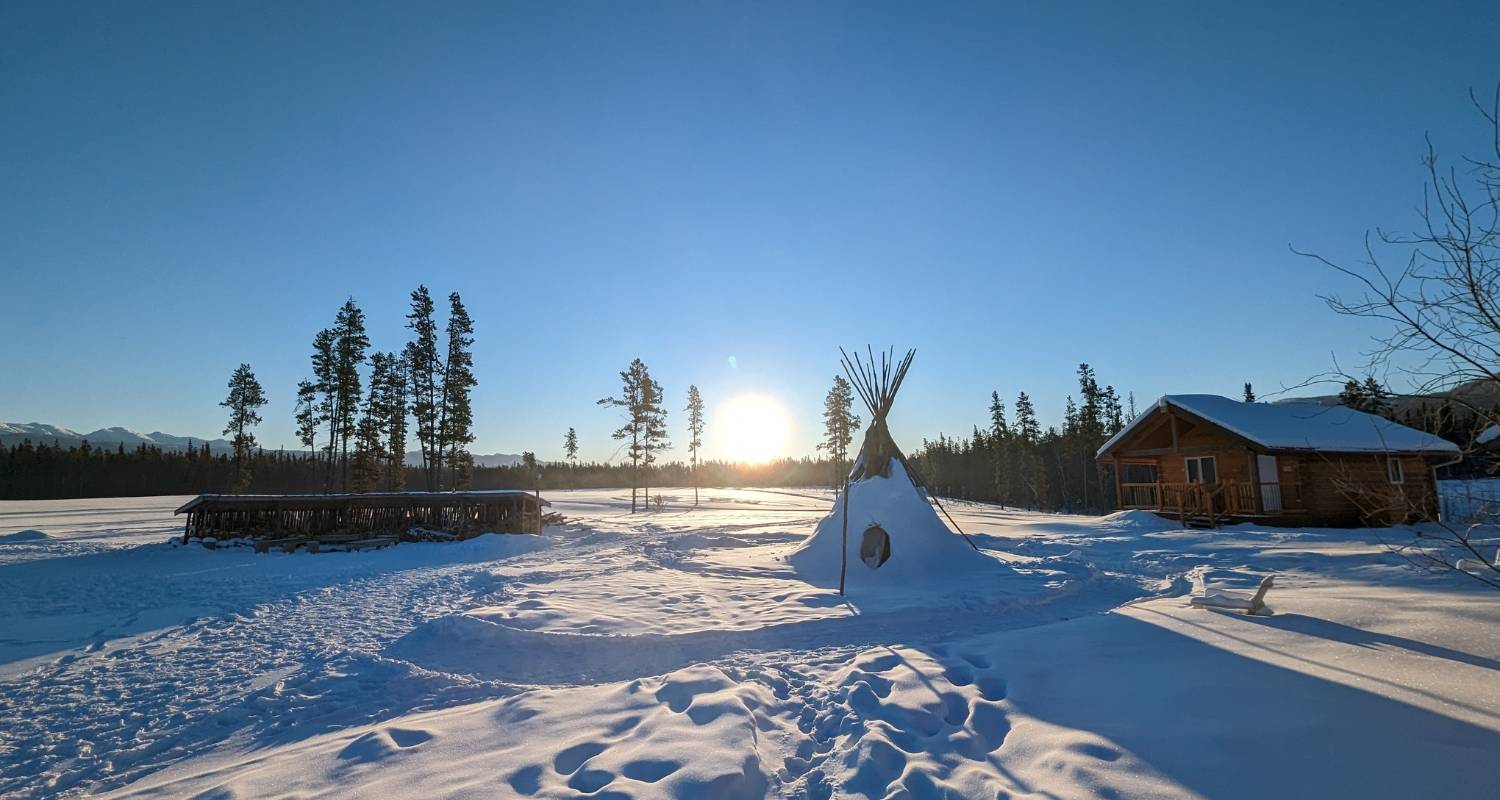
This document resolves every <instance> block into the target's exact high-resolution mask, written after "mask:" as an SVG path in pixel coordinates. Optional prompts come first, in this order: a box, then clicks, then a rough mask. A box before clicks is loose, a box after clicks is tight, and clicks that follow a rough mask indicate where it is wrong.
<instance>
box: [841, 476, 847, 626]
mask: <svg viewBox="0 0 1500 800" xmlns="http://www.w3.org/2000/svg"><path fill="white" fill-rule="evenodd" d="M848 562H849V479H848V478H845V479H844V532H843V535H842V536H841V537H840V538H839V597H843V596H844V573H845V571H846V570H847V569H848Z"/></svg>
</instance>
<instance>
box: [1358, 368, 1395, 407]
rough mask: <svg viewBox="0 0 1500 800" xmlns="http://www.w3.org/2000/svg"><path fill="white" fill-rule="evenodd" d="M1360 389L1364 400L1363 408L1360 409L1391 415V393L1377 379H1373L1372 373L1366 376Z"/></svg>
mask: <svg viewBox="0 0 1500 800" xmlns="http://www.w3.org/2000/svg"><path fill="white" fill-rule="evenodd" d="M1360 389H1361V393H1362V394H1363V395H1364V401H1365V404H1364V408H1362V409H1361V410H1362V411H1368V412H1369V413H1371V414H1378V415H1380V416H1382V417H1390V416H1391V412H1392V409H1391V393H1390V392H1388V391H1386V390H1385V387H1384V386H1381V385H1380V382H1379V381H1377V380H1375V376H1374V375H1369V376H1366V378H1365V382H1364V384H1363V385H1362V386H1361V387H1360Z"/></svg>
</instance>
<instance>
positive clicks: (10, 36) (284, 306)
mask: <svg viewBox="0 0 1500 800" xmlns="http://www.w3.org/2000/svg"><path fill="white" fill-rule="evenodd" d="M1497 42H1500V5H1497V4H1496V3H1494V2H1476V3H1472V4H1468V5H1464V4H1446V3H1420V4H1418V3H1401V4H1391V5H1389V6H1388V7H1382V6H1380V5H1377V4H1373V3H1353V4H1334V3H1305V2H1295V3H1197V2H1174V3H1144V2H1142V3H1114V2H1109V3H1024V4H1002V3H982V4H976V5H967V4H958V3H942V4H925V3H906V4H886V3H871V2H851V3H824V2H806V3H804V2H795V3H790V2H789V3H776V2H773V3H754V4H751V3H745V4H725V3H713V2H691V3H681V4H667V5H655V4H643V3H625V2H620V3H596V2H590V3H514V4H508V3H500V2H474V3H398V4H391V5H389V6H384V7H381V6H379V5H378V4H375V3H369V2H359V3H349V4H339V3H334V2H317V3H237V4H230V3H193V4H189V3H174V4H148V3H37V4H29V3H20V2H8V3H4V4H0V297H3V300H4V303H3V306H4V313H3V315H0V420H6V421H33V420H35V421H42V422H50V423H54V424H59V425H65V426H68V427H73V428H77V429H80V430H90V429H93V428H96V427H100V426H106V425H123V426H126V427H130V428H133V429H136V430H142V431H150V430H164V431H167V432H171V433H176V434H181V435H217V433H218V431H219V429H220V428H221V427H222V426H223V421H222V409H220V408H218V406H217V405H216V404H217V402H218V401H219V400H221V399H222V397H223V395H224V391H225V390H224V384H225V381H226V380H227V378H228V376H229V373H230V371H231V370H232V369H233V368H234V366H235V365H236V364H238V363H239V362H241V361H248V362H250V363H251V364H252V365H253V366H254V368H255V370H256V372H257V373H258V374H259V376H260V378H261V380H262V382H263V383H264V384H265V386H266V389H267V391H268V392H269V394H270V397H271V404H270V405H269V406H268V407H267V408H266V409H265V416H266V423H265V425H263V426H262V428H261V431H260V436H261V439H262V442H263V443H265V444H267V445H270V446H275V445H278V444H288V445H289V444H291V442H292V439H293V435H292V425H291V420H290V417H291V407H292V400H293V394H294V390H295V386H296V383H297V381H298V380H299V379H300V378H302V377H304V376H305V375H306V374H307V372H308V358H307V357H308V353H309V350H310V347H309V345H310V342H311V340H312V337H313V334H314V333H315V332H316V331H317V330H318V329H319V328H320V327H323V326H325V325H327V324H328V323H329V322H330V321H331V320H332V317H333V314H334V311H335V310H336V309H337V307H338V305H339V304H340V303H341V302H342V301H343V300H344V298H345V297H346V296H347V295H351V294H352V295H353V296H354V297H355V298H356V299H357V300H358V301H359V303H360V305H361V306H362V307H363V308H364V309H365V310H366V312H367V313H368V315H369V323H370V329H371V335H372V339H373V340H374V344H375V346H376V347H379V348H383V349H395V348H398V347H399V346H400V345H401V343H402V342H404V341H405V338H406V333H407V332H406V331H405V330H404V329H403V328H402V322H403V320H402V316H401V315H402V314H403V312H404V306H405V303H406V300H407V294H408V292H409V291H410V290H411V289H412V288H414V287H415V286H416V285H417V284H418V283H423V282H425V283H426V284H427V285H428V286H430V287H431V288H432V289H433V291H434V293H436V294H439V295H444V294H446V293H447V292H450V291H459V292H461V293H462V295H463V297H464V299H465V301H466V302H467V304H468V306H469V308H470V311H471V313H472V314H473V316H474V317H475V320H476V325H477V337H478V343H477V345H476V352H475V362H476V367H477V371H478V376H479V380H480V385H479V387H478V389H477V390H476V392H475V405H476V433H477V435H478V441H477V442H476V443H475V445H474V448H473V449H474V450H475V451H476V452H496V451H502V452H518V451H520V450H521V449H534V450H536V451H537V452H538V453H539V454H540V455H541V456H542V457H544V458H553V457H557V456H559V455H560V452H561V440H562V436H563V432H564V431H565V430H566V429H567V428H568V426H570V425H571V426H574V427H576V428H577V429H578V432H579V436H580V439H581V442H582V449H583V455H584V456H585V457H590V458H607V457H611V456H612V455H613V454H614V453H615V450H616V449H615V446H614V443H613V442H610V441H609V440H608V432H609V431H610V430H611V429H612V428H613V427H614V425H615V420H614V418H613V417H612V416H611V414H610V413H609V412H608V411H606V410H604V409H600V408H598V407H596V406H595V405H594V401H595V400H596V399H598V398H599V397H602V396H604V395H606V394H610V393H612V392H614V391H615V389H616V386H617V383H618V381H617V377H616V373H617V372H618V371H619V370H620V369H621V368H623V367H624V366H625V365H626V364H627V363H628V362H629V360H630V359H631V358H633V357H637V356H639V357H641V358H643V359H644V360H645V361H646V362H647V363H648V364H649V365H650V366H651V368H652V371H653V372H654V373H655V375H656V377H657V379H658V380H659V381H660V382H661V383H662V384H663V385H664V386H665V388H666V391H667V393H668V396H669V397H670V398H672V402H673V404H674V406H675V407H679V408H680V407H681V406H682V405H683V402H684V400H685V398H684V395H685V393H686V390H687V386H688V384H689V383H694V382H695V383H697V384H698V385H699V386H700V387H701V388H702V390H703V394H704V396H705V398H706V400H707V402H708V405H709V407H710V411H711V413H712V410H713V409H714V408H715V407H716V405H717V404H718V403H721V402H723V401H724V400H725V399H727V398H728V397H730V396H732V395H736V394H739V393H745V392H764V393H769V394H771V395H774V396H776V397H778V398H780V400H781V401H782V402H783V403H784V404H785V405H786V407H787V409H788V410H789V412H790V413H791V414H792V416H793V418H794V420H795V422H796V423H797V426H798V429H797V432H796V434H795V436H794V438H793V440H792V450H793V451H795V452H797V453H801V452H807V451H810V450H811V447H812V445H813V443H814V441H815V440H816V438H817V433H818V431H817V428H818V424H819V418H818V414H819V411H820V404H821V398H822V395H823V393H824V391H825V390H826V388H827V385H828V383H829V381H830V380H831V378H832V376H833V374H834V372H835V370H836V368H837V349H836V348H837V346H838V345H840V344H842V345H846V346H847V345H863V344H864V343H867V342H869V343H874V344H876V345H877V346H881V345H886V344H894V345H896V346H897V347H898V348H905V347H915V348H917V350H918V355H917V359H916V362H915V364H914V366H913V368H912V373H911V377H910V378H909V380H908V381H907V385H906V389H905V390H904V391H903V394H902V396H901V397H900V399H899V401H898V402H897V405H896V410H895V413H894V416H893V419H892V427H893V430H894V432H895V433H896V435H897V437H898V440H900V441H902V443H903V444H904V445H905V446H907V447H910V446H913V445H914V444H915V443H916V441H917V440H919V439H920V438H921V437H922V436H932V435H935V434H936V433H938V432H939V431H946V432H949V433H961V432H966V431H967V430H968V429H969V427H970V426H971V425H972V424H974V423H976V422H979V421H981V420H982V419H983V418H984V415H985V406H986V404H987V401H988V395H989V392H990V390H991V389H999V390H1000V391H1001V392H1002V394H1004V395H1006V397H1007V399H1008V400H1010V401H1012V402H1013V399H1014V395H1015V393H1016V391H1018V390H1022V389H1024V390H1027V391H1029V392H1031V393H1032V395H1033V397H1034V398H1035V399H1036V401H1037V403H1038V407H1039V410H1040V411H1041V413H1042V416H1043V422H1044V423H1046V422H1055V421H1057V420H1058V418H1059V417H1060V415H1061V407H1062V403H1063V398H1064V396H1065V394H1067V393H1068V392H1069V391H1071V390H1073V389H1074V388H1075V384H1074V382H1073V381H1074V378H1073V370H1074V369H1075V368H1076V366H1077V364H1078V362H1080V361H1088V362H1090V363H1091V364H1093V365H1094V366H1095V367H1096V369H1097V370H1098V372H1099V376H1100V379H1101V380H1102V381H1104V382H1108V383H1112V384H1114V385H1116V386H1117V387H1118V388H1119V389H1120V390H1121V392H1122V393H1124V392H1134V393H1135V395H1136V397H1137V398H1138V399H1139V400H1142V401H1144V400H1146V399H1148V398H1152V397H1155V396H1156V395H1159V394H1162V393H1165V392H1217V393H1223V394H1230V395H1237V394H1238V393H1239V391H1240V385H1241V383H1243V382H1244V381H1247V380H1249V381H1253V382H1254V383H1255V385H1256V386H1257V388H1259V389H1260V390H1261V391H1262V393H1267V392H1269V391H1271V390H1273V389H1275V388H1276V387H1277V386H1278V385H1281V384H1295V383H1298V382H1300V381H1302V380H1304V379H1306V378H1307V377H1308V376H1310V375H1313V374H1316V373H1319V372H1323V371H1325V370H1327V369H1328V368H1329V367H1330V366H1331V364H1332V359H1333V358H1334V357H1335V356H1337V357H1339V358H1340V359H1342V360H1352V359H1354V358H1355V357H1356V356H1357V354H1358V352H1359V351H1360V349H1361V346H1362V343H1363V341H1364V337H1365V336H1366V335H1367V334H1368V333H1369V329H1368V328H1365V327H1361V326H1360V325H1356V324H1354V323H1353V322H1351V321H1349V320H1345V319H1341V318H1338V317H1335V316H1333V315H1332V314H1331V313H1330V312H1328V311H1327V310H1326V309H1325V308H1324V307H1323V306H1322V304H1321V302H1320V301H1319V300H1318V299H1317V298H1316V296H1315V295H1316V294H1317V293H1319V292H1327V291H1331V290H1337V289H1339V288H1341V287H1346V284H1344V283H1342V282H1341V281H1340V280H1339V279H1338V278H1337V276H1335V275H1333V274H1331V273H1329V272H1328V271H1326V269H1322V268H1318V267H1316V266H1315V265H1313V264H1311V263H1309V262H1307V261H1306V260H1303V259H1300V258H1298V257H1296V256H1294V255H1292V254H1291V253H1290V252H1289V251H1288V245H1289V244H1295V245H1297V246H1298V247H1301V248H1307V249H1314V250H1318V251H1321V252H1324V253H1327V254H1329V255H1332V256H1336V257H1347V256H1352V255H1354V254H1356V253H1357V251H1358V247H1359V245H1360V242H1361V239H1362V237H1363V235H1364V232H1365V231H1366V230H1367V229H1369V228H1372V227H1374V226H1376V225H1384V226H1393V227H1402V226H1405V225H1409V224H1410V223H1411V222H1412V221H1413V220H1414V215H1413V208H1414V206H1415V205H1416V204H1417V202H1418V201H1419V199H1420V191H1421V186H1422V172H1421V164H1420V156H1421V154H1422V152H1423V146H1424V145H1423V135H1424V133H1427V132H1431V134H1432V136H1433V139H1434V141H1435V143H1436V145H1437V146H1438V147H1439V148H1440V149H1441V150H1443V151H1444V152H1447V153H1450V154H1455V155H1456V154H1458V153H1459V152H1461V151H1463V150H1465V149H1468V148H1472V147H1473V146H1474V145H1475V144H1476V142H1478V141H1480V140H1481V137H1482V134H1483V131H1482V129H1481V128H1480V127H1479V126H1478V125H1477V124H1476V119H1477V117H1475V115H1474V114H1473V112H1472V110H1471V109H1470V108H1469V107H1468V105H1467V102H1468V101H1467V91H1468V90H1469V88H1470V87H1476V88H1479V89H1481V90H1488V89H1490V88H1492V87H1493V86H1494V83H1495V81H1496V80H1497V79H1500V44H1497ZM731 357H733V360H732V361H731ZM671 421H672V424H673V428H674V433H675V434H676V435H675V439H676V440H677V441H678V442H682V441H685V439H686V437H685V436H684V435H683V434H682V433H681V430H680V429H681V423H682V415H681V414H680V413H677V414H674V417H673V419H672V420H671ZM680 453H681V448H678V449H677V450H676V451H675V452H674V454H680Z"/></svg>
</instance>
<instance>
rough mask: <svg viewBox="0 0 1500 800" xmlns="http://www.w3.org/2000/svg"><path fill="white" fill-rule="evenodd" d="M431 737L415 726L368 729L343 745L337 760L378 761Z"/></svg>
mask: <svg viewBox="0 0 1500 800" xmlns="http://www.w3.org/2000/svg"><path fill="white" fill-rule="evenodd" d="M431 739H432V734H431V733H428V732H427V731H424V730H420V729H417V728H382V729H380V730H374V731H370V732H368V733H366V734H364V735H362V736H360V737H359V738H358V739H355V740H354V741H352V742H350V743H349V744H348V745H345V747H344V749H343V750H340V751H339V760H341V761H351V762H355V763H375V762H380V761H384V760H386V759H388V758H390V757H391V756H394V755H396V754H397V753H400V752H401V751H403V750H406V749H409V748H412V747H416V746H417V745H419V744H422V743H424V742H427V741H430V740H431Z"/></svg>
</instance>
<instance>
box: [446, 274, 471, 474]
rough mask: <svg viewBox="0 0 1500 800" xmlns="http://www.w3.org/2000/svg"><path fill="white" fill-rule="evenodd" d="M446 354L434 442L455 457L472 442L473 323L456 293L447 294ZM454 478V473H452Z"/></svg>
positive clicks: (449, 455)
mask: <svg viewBox="0 0 1500 800" xmlns="http://www.w3.org/2000/svg"><path fill="white" fill-rule="evenodd" d="M448 306H449V312H448V354H447V357H446V358H445V359H444V362H443V389H442V398H443V399H442V408H441V409H440V410H439V413H438V442H439V445H440V446H441V448H443V449H445V450H446V451H447V453H448V456H446V457H444V460H447V459H448V458H449V457H456V456H457V454H458V453H459V452H460V451H462V450H464V449H465V448H466V447H467V446H468V444H469V443H470V442H472V441H474V432H473V426H474V411H473V407H472V405H471V404H470V399H469V392H470V391H471V390H472V389H473V388H474V387H475V386H476V385H478V383H479V381H477V380H475V378H474V355H473V351H472V350H471V348H472V347H473V346H474V322H473V320H471V319H470V318H469V312H468V311H467V310H466V309H465V308H464V304H463V300H462V299H461V298H460V297H459V296H458V292H454V293H452V294H450V295H448ZM455 479H456V476H455Z"/></svg>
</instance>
